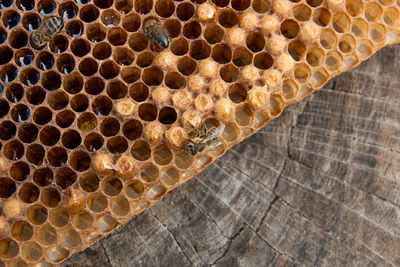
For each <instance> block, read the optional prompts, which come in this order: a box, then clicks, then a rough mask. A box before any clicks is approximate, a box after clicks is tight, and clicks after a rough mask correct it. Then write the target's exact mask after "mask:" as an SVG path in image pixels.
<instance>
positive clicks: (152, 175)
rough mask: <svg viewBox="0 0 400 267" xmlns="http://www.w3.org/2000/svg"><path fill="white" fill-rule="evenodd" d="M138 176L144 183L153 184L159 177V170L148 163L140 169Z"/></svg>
mask: <svg viewBox="0 0 400 267" xmlns="http://www.w3.org/2000/svg"><path fill="white" fill-rule="evenodd" d="M140 176H141V178H142V180H143V181H144V182H147V183H150V182H154V181H155V180H157V178H158V176H159V170H158V168H157V166H155V165H154V164H153V163H150V162H148V163H146V164H144V165H143V166H142V168H141V169H140Z"/></svg>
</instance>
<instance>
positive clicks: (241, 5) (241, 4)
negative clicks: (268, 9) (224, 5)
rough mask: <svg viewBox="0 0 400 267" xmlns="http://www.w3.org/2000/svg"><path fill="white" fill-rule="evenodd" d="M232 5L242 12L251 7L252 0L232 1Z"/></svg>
mask: <svg viewBox="0 0 400 267" xmlns="http://www.w3.org/2000/svg"><path fill="white" fill-rule="evenodd" d="M231 5H232V7H233V8H234V9H236V10H237V11H242V10H245V9H247V8H248V7H249V6H250V0H232V1H231Z"/></svg>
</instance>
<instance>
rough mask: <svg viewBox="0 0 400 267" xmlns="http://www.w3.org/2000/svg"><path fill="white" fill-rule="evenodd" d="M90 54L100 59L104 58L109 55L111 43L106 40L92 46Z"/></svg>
mask: <svg viewBox="0 0 400 267" xmlns="http://www.w3.org/2000/svg"><path fill="white" fill-rule="evenodd" d="M92 55H93V56H94V57H95V58H97V59H100V60H103V59H106V58H108V57H109V56H111V45H109V44H108V43H106V42H101V43H98V44H96V45H95V46H94V47H93V50H92Z"/></svg>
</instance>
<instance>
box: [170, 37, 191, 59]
mask: <svg viewBox="0 0 400 267" xmlns="http://www.w3.org/2000/svg"><path fill="white" fill-rule="evenodd" d="M170 48H171V52H172V53H174V54H175V55H177V56H183V55H184V54H186V53H187V52H188V50H189V44H188V41H187V40H186V39H185V38H179V39H176V40H173V41H172V43H171V46H170Z"/></svg>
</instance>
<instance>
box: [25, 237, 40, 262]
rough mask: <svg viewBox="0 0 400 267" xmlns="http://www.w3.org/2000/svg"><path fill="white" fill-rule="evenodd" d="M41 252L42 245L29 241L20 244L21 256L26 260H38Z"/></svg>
mask: <svg viewBox="0 0 400 267" xmlns="http://www.w3.org/2000/svg"><path fill="white" fill-rule="evenodd" d="M42 254H43V250H42V247H41V246H39V245H38V244H37V243H36V242H34V241H31V242H28V243H25V244H24V245H23V246H22V257H23V258H24V259H26V260H27V261H38V260H39V259H40V258H41V257H42Z"/></svg>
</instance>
